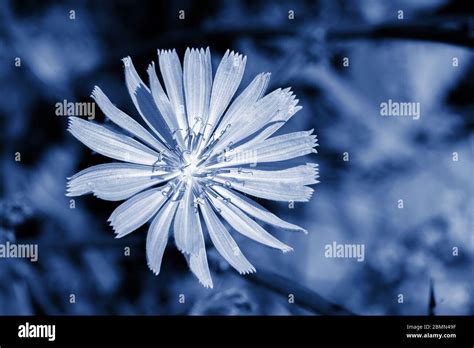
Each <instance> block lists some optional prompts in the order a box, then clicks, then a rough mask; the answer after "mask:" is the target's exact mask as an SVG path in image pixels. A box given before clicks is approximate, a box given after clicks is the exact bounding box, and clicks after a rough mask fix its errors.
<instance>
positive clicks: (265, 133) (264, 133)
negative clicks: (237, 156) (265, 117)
mask: <svg viewBox="0 0 474 348" xmlns="http://www.w3.org/2000/svg"><path fill="white" fill-rule="evenodd" d="M297 103H298V99H296V100H294V101H293V104H294V105H291V106H290V108H289V110H288V113H287V114H286V115H285V114H284V113H283V114H280V115H277V116H276V117H275V119H274V120H273V122H272V121H270V123H269V124H267V126H266V127H264V128H262V129H261V130H259V131H258V132H256V133H254V134H252V136H251V137H250V138H249V141H247V142H246V143H245V144H243V145H242V148H250V147H252V146H254V145H255V144H258V143H260V142H261V141H263V140H265V139H267V138H268V137H270V136H271V135H272V134H273V133H275V132H276V131H277V130H278V129H280V128H281V127H282V126H283V125H284V124H285V123H286V122H287V121H288V120H289V119H290V118H291V117H292V116H293V115H294V114H296V113H297V112H298V111H300V110H301V109H302V108H303V107H302V106H297V105H296V104H297Z"/></svg>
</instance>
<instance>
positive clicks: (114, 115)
mask: <svg viewBox="0 0 474 348" xmlns="http://www.w3.org/2000/svg"><path fill="white" fill-rule="evenodd" d="M92 98H93V99H94V100H95V101H96V103H97V104H98V105H99V107H100V109H101V110H102V112H103V113H104V114H105V115H106V116H107V117H108V118H109V119H110V120H111V121H112V122H114V123H115V124H116V125H118V126H119V127H121V128H123V129H124V130H126V131H127V132H130V133H131V134H132V135H134V136H136V137H137V138H139V139H141V140H142V141H144V142H145V143H147V144H148V145H150V146H152V147H154V148H155V149H156V150H158V151H160V152H162V153H167V152H168V149H167V148H166V147H165V146H164V145H163V144H162V143H161V142H159V141H158V140H157V139H156V138H155V137H154V136H152V135H151V134H150V133H149V132H148V131H147V130H146V129H145V128H143V127H142V126H141V125H140V124H139V123H138V122H137V121H135V120H134V119H133V118H131V117H130V116H129V115H127V114H126V113H124V112H123V111H122V110H120V109H118V108H117V107H116V106H115V105H114V104H112V102H111V101H110V99H109V98H108V97H107V96H106V95H105V94H104V92H102V90H101V89H100V88H99V87H98V86H95V87H94V90H93V91H92Z"/></svg>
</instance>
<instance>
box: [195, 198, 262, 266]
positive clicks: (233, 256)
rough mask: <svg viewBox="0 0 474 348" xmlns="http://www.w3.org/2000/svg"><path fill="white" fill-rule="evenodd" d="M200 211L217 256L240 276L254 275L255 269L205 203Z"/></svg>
mask: <svg viewBox="0 0 474 348" xmlns="http://www.w3.org/2000/svg"><path fill="white" fill-rule="evenodd" d="M199 207H200V210H201V212H202V216H203V218H204V221H205V223H206V226H207V230H208V232H209V236H210V237H211V241H212V243H213V244H214V246H215V247H216V249H217V251H218V252H219V254H221V255H222V257H223V258H224V259H226V260H227V262H228V263H229V264H230V265H231V266H232V267H234V268H235V269H236V270H237V271H238V272H239V273H240V274H247V273H254V272H255V267H254V266H253V265H252V264H251V263H250V262H249V261H248V260H247V258H246V257H245V256H244V255H243V254H242V252H241V251H240V248H239V247H238V246H237V243H236V242H235V240H234V239H233V238H232V236H231V235H230V233H229V231H227V229H226V228H225V227H224V225H223V224H222V222H221V221H220V220H219V218H218V217H217V215H216V214H215V213H214V211H213V210H212V208H211V207H210V206H209V205H208V204H207V202H206V203H204V204H201V205H200V206H199Z"/></svg>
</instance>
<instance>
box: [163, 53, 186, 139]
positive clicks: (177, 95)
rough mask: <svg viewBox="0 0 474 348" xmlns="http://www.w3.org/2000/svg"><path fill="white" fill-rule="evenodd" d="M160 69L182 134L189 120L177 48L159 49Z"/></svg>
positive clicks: (184, 132)
mask: <svg viewBox="0 0 474 348" xmlns="http://www.w3.org/2000/svg"><path fill="white" fill-rule="evenodd" d="M158 59H159V63H160V71H161V75H162V76H163V82H164V83H165V88H166V93H167V94H168V98H169V100H170V103H171V105H172V106H173V109H174V113H175V117H176V120H177V123H178V127H179V129H180V130H181V134H182V135H183V134H186V130H187V129H188V121H187V119H186V109H185V104H184V91H183V69H182V68H181V63H180V62H179V57H178V54H177V53H176V50H173V51H164V50H163V51H158Z"/></svg>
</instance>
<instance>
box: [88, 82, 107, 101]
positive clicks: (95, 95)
mask: <svg viewBox="0 0 474 348" xmlns="http://www.w3.org/2000/svg"><path fill="white" fill-rule="evenodd" d="M103 95H104V92H102V90H101V89H100V87H99V86H97V85H96V86H94V88H93V89H92V92H91V95H90V97H91V98H92V99H94V100H95V101H97V99H99V98H100V97H102V96H103Z"/></svg>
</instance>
